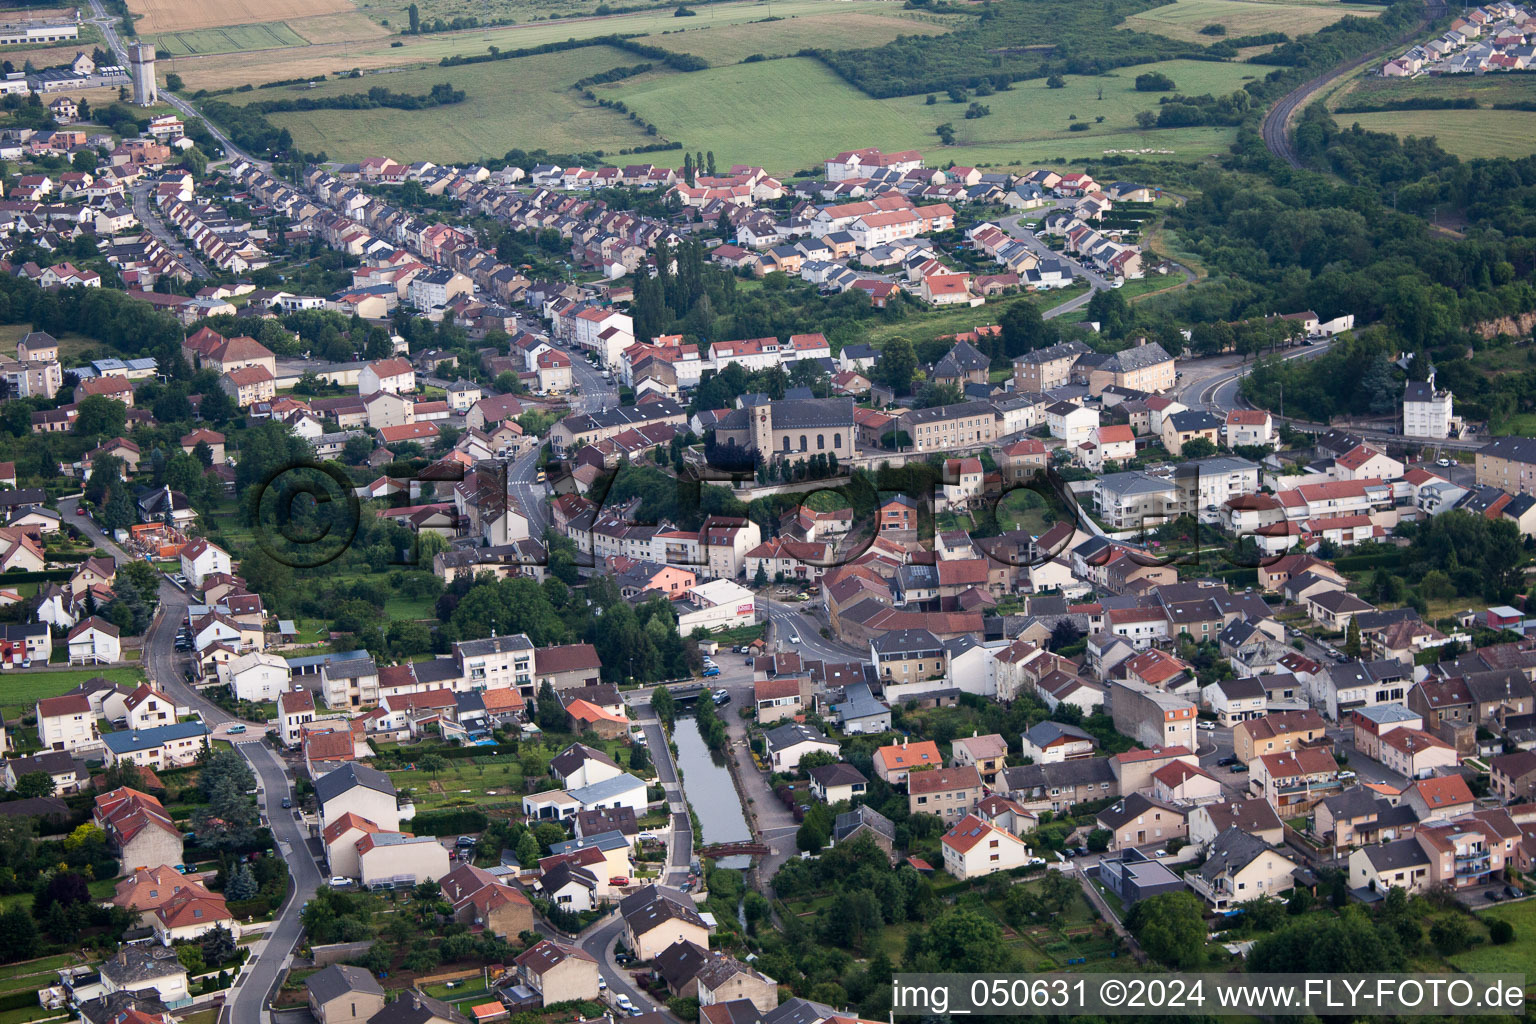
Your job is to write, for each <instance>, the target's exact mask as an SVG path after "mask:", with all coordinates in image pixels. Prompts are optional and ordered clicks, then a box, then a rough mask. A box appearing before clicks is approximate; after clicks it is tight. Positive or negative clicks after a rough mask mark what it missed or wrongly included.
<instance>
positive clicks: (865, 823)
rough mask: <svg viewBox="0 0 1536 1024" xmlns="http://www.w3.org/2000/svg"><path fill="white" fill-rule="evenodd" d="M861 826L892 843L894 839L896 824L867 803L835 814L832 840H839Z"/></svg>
mask: <svg viewBox="0 0 1536 1024" xmlns="http://www.w3.org/2000/svg"><path fill="white" fill-rule="evenodd" d="M861 828H868V829H870V830H871V831H873V832H876V833H878V834H880V835H881V836H884V837H885V838H886V839H889V840H890V841H891V842H893V843H894V842H895V841H896V826H895V825H894V824H893V823H892V822H891V819H890V818H887V817H886V816H885V815H883V814H881V813H880V812H879V811H877V810H875V809H874V808H873V807H870V806H869V805H868V804H860V805H859V806H857V807H855V808H854V809H853V810H851V811H844V812H843V813H842V814H839V815H838V816H837V819H836V820H835V821H834V822H833V823H832V841H833V842H841V841H843V840H844V839H847V838H848V837H849V836H851V835H853V834H854V833H855V832H857V831H858V830H859V829H861Z"/></svg>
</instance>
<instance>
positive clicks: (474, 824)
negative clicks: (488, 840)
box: [411, 807, 491, 836]
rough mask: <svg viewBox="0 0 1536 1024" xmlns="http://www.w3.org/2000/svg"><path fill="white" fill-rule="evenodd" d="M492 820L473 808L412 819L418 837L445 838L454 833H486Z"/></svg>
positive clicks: (432, 813) (437, 812)
mask: <svg viewBox="0 0 1536 1024" xmlns="http://www.w3.org/2000/svg"><path fill="white" fill-rule="evenodd" d="M490 823H491V819H490V818H488V817H487V816H486V813H485V812H484V811H481V810H478V809H476V808H473V807H463V808H456V809H454V810H448V811H428V812H427V813H426V814H418V815H416V817H414V818H412V819H411V831H412V832H414V833H415V834H416V835H418V836H445V835H449V834H451V833H454V832H484V831H485V827H486V826H487V825H489V824H490Z"/></svg>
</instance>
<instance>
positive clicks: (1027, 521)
mask: <svg viewBox="0 0 1536 1024" xmlns="http://www.w3.org/2000/svg"><path fill="white" fill-rule="evenodd" d="M1051 511H1052V510H1051V503H1050V502H1048V501H1046V500H1045V498H1043V497H1041V496H1040V494H1039V493H1038V492H1037V491H1032V490H1029V489H1028V488H1019V489H1016V490H1012V491H1009V492H1008V493H1007V494H1005V495H1003V497H1002V498H1001V499H1000V500H999V501H998V503H997V525H998V528H999V529H1001V530H1025V531H1027V532H1028V533H1029V534H1030V535H1031V536H1034V537H1038V536H1040V535H1041V534H1042V533H1044V532H1045V531H1046V530H1048V529H1050V526H1051V524H1052V523H1054V522H1055V521H1056V516H1055V515H1051V516H1050V517H1049V518H1047V514H1048V513H1051Z"/></svg>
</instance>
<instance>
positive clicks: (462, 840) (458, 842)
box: [453, 836, 475, 847]
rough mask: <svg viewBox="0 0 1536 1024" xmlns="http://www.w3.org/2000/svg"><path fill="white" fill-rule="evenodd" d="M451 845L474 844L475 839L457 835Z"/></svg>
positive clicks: (463, 845)
mask: <svg viewBox="0 0 1536 1024" xmlns="http://www.w3.org/2000/svg"><path fill="white" fill-rule="evenodd" d="M453 845H455V846H458V847H465V846H474V845H475V841H474V840H473V839H471V838H470V837H469V836H459V838H458V839H457V840H456V841H455V842H454V844H453Z"/></svg>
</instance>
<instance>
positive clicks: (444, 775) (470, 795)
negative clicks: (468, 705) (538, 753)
mask: <svg viewBox="0 0 1536 1024" xmlns="http://www.w3.org/2000/svg"><path fill="white" fill-rule="evenodd" d="M471 762H474V763H471ZM389 779H390V781H391V782H393V783H394V784H395V788H396V789H410V790H413V791H414V792H415V794H416V807H417V809H418V810H433V809H436V808H439V807H446V806H448V805H449V804H458V803H462V802H464V801H466V800H468V801H470V802H472V803H476V804H515V803H517V802H518V801H519V800H520V799H521V797H522V792H523V769H522V766H521V765H520V764H519V763H518V762H517V759H515V758H512V757H508V756H507V755H505V754H501V755H495V756H488V757H465V758H452V759H449V760H447V763H446V767H444V769H443V770H442V771H440V772H438V773H437V774H436V776H433V775H431V774H429V773H427V772H424V771H420V770H415V771H412V770H404V771H391V772H390V773H389ZM491 789H497V790H502V792H499V793H489V792H487V790H491Z"/></svg>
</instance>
